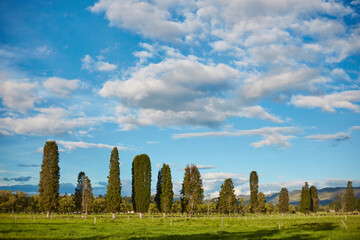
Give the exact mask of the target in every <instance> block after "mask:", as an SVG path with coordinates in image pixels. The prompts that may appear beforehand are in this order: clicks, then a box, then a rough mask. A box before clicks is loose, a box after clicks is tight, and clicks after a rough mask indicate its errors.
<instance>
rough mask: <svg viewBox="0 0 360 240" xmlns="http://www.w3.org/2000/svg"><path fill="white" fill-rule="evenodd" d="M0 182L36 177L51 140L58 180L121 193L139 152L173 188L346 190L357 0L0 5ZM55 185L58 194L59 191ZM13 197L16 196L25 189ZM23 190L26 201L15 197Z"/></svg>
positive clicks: (356, 94)
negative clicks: (112, 171)
mask: <svg viewBox="0 0 360 240" xmlns="http://www.w3.org/2000/svg"><path fill="white" fill-rule="evenodd" d="M0 99H1V100H0V102H1V103H0V186H1V188H2V189H14V187H17V189H20V190H24V191H28V190H26V189H27V188H26V187H29V186H33V187H34V186H35V187H36V185H37V184H38V182H39V171H40V166H41V162H42V149H43V146H44V144H45V142H46V141H47V140H56V142H57V144H58V146H59V151H60V160H59V165H60V169H61V170H60V175H61V177H60V183H61V184H62V185H63V186H65V185H66V186H70V187H69V188H68V189H73V186H74V185H75V184H76V181H77V175H78V173H79V172H80V171H84V172H85V174H86V175H87V176H88V177H89V178H90V180H91V182H92V186H93V187H94V189H95V188H96V189H98V191H99V192H101V191H102V193H105V191H106V182H107V176H108V174H109V160H110V153H111V150H112V148H113V147H114V146H116V147H117V148H118V150H119V157H120V178H121V181H122V195H124V196H126V195H127V196H130V195H131V165H132V160H133V158H134V157H135V156H136V155H138V154H142V153H146V154H148V155H149V157H150V159H151V166H152V192H153V193H154V192H155V186H156V180H157V173H158V171H159V169H160V168H161V166H162V164H163V163H166V164H169V165H170V167H171V171H172V180H173V184H174V192H175V194H177V195H178V194H179V191H180V188H181V182H182V180H183V176H184V168H185V167H186V165H187V164H195V165H197V166H198V168H199V169H200V173H201V176H202V179H203V186H204V190H205V194H206V195H208V194H210V196H211V197H217V196H218V191H219V190H220V186H221V184H222V183H223V181H224V180H225V178H232V179H233V182H234V186H235V193H236V194H248V193H249V182H248V179H249V175H250V172H251V171H257V173H258V175H259V190H260V191H262V192H264V193H266V194H269V193H273V192H278V191H280V189H281V188H282V187H287V188H288V189H289V190H290V191H291V190H296V189H301V187H302V186H303V185H304V182H305V181H308V182H309V184H314V185H315V186H317V187H318V188H324V187H345V186H346V183H347V181H349V180H350V181H353V186H355V187H357V186H360V175H359V169H360V158H359V156H360V118H359V116H360V106H359V102H360V1H359V0H354V1H331V0H330V1H321V0H303V1H297V0H273V1H267V0H243V1H237V0H228V1H223V0H198V1H195V0H184V1H176V0H148V1H140V0H128V1H125V0H97V1H90V0H84V1H40V0H38V1H21V0H16V1H12V0H2V1H0ZM69 191H71V190H68V191H67V192H68V193H71V192H69ZM28 192H29V191H28ZM30 192H31V191H30Z"/></svg>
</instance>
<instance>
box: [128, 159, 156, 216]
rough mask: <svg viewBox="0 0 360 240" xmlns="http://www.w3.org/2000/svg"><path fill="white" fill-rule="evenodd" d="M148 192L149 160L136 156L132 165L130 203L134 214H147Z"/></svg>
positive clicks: (149, 178) (149, 180)
mask: <svg viewBox="0 0 360 240" xmlns="http://www.w3.org/2000/svg"><path fill="white" fill-rule="evenodd" d="M150 190H151V163H150V158H149V156H148V155H146V154H141V155H137V156H136V157H135V158H134V160H133V164H132V203H133V207H134V210H135V211H136V212H139V213H144V212H147V210H148V207H149V204H150Z"/></svg>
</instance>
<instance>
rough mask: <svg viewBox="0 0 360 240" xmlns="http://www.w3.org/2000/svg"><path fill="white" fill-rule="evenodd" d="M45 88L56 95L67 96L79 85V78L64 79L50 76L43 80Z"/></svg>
mask: <svg viewBox="0 0 360 240" xmlns="http://www.w3.org/2000/svg"><path fill="white" fill-rule="evenodd" d="M43 85H44V87H45V89H46V90H47V91H49V92H51V93H52V94H54V95H55V96H57V97H62V98H68V97H69V96H70V93H71V92H72V91H75V90H76V89H77V88H78V87H79V85H80V80H78V79H73V80H66V79H63V78H58V77H50V78H48V79H47V80H46V81H44V82H43Z"/></svg>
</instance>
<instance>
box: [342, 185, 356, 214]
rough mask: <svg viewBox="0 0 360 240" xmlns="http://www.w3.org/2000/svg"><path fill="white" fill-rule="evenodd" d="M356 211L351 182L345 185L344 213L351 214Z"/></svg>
mask: <svg viewBox="0 0 360 240" xmlns="http://www.w3.org/2000/svg"><path fill="white" fill-rule="evenodd" d="M355 210H356V200H355V194H354V189H353V187H352V182H351V181H349V182H348V184H347V188H346V192H345V195H344V212H352V211H355Z"/></svg>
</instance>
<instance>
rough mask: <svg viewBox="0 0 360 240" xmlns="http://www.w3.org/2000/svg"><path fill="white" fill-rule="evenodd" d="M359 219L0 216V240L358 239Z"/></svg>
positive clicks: (321, 215)
mask: <svg viewBox="0 0 360 240" xmlns="http://www.w3.org/2000/svg"><path fill="white" fill-rule="evenodd" d="M359 238H360V216H359V215H345V214H339V215H335V214H325V213H318V214H314V215H303V214H284V215H282V214H265V215H262V214H261V215H245V216H240V215H238V216H237V215H233V216H228V215H223V216H222V215H219V214H215V215H210V216H208V215H195V216H193V217H192V218H189V217H187V216H186V215H182V214H170V215H168V217H166V218H163V217H162V215H161V214H154V215H151V214H145V215H144V217H143V218H142V219H141V218H139V217H138V216H137V215H136V214H135V215H133V214H129V215H127V214H119V215H116V219H115V220H113V219H112V215H111V214H106V215H89V216H87V217H86V218H85V217H83V216H82V215H59V214H53V215H52V217H51V218H46V215H45V214H0V239H359Z"/></svg>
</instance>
